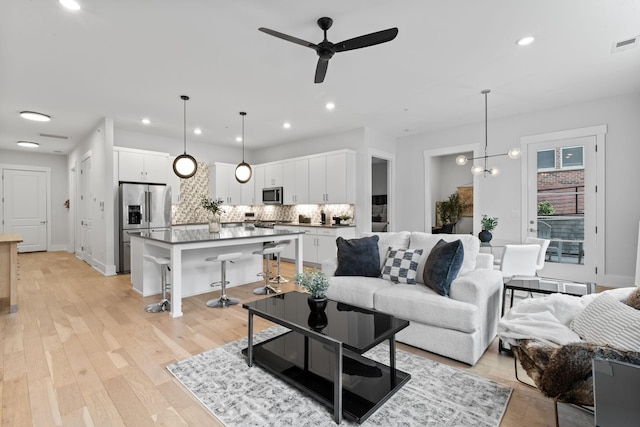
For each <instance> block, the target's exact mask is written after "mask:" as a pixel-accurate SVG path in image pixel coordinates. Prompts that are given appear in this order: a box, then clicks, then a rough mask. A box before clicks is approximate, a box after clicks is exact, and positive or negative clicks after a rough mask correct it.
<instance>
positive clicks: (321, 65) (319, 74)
mask: <svg viewBox="0 0 640 427" xmlns="http://www.w3.org/2000/svg"><path fill="white" fill-rule="evenodd" d="M328 66H329V61H328V60H324V59H322V58H320V59H318V65H317V66H316V78H315V79H314V81H313V82H314V83H322V82H323V81H324V76H325V75H326V74H327V67H328Z"/></svg>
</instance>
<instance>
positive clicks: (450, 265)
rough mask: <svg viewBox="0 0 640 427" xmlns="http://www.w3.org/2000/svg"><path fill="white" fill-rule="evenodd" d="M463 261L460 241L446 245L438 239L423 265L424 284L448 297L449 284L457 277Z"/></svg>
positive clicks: (462, 249)
mask: <svg viewBox="0 0 640 427" xmlns="http://www.w3.org/2000/svg"><path fill="white" fill-rule="evenodd" d="M463 260H464V248H463V247H462V242H461V241H460V240H454V241H453V242H449V243H447V242H445V241H444V240H442V239H440V241H438V243H436V245H435V246H434V247H433V249H431V253H429V256H428V257H427V262H426V263H425V265H424V275H423V279H424V284H425V285H427V286H428V287H430V288H431V289H433V290H434V291H436V292H437V293H439V294H440V295H443V296H445V297H448V296H449V289H450V288H451V282H453V280H454V279H455V278H456V277H457V276H458V273H459V272H460V267H461V266H462V261H463Z"/></svg>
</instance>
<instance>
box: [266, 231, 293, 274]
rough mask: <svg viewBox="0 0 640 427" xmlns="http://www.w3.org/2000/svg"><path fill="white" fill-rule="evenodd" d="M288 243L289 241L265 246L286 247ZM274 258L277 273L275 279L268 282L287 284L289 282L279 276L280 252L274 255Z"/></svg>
mask: <svg viewBox="0 0 640 427" xmlns="http://www.w3.org/2000/svg"><path fill="white" fill-rule="evenodd" d="M289 243H291V240H281V241H279V242H273V243H269V244H268V245H267V246H277V245H282V246H287V245H289ZM275 256H276V266H277V270H276V271H277V273H276V277H274V278H273V279H271V280H270V282H271V283H287V282H289V280H287V279H285V278H284V277H282V275H281V274H280V252H278V253H277V254H275Z"/></svg>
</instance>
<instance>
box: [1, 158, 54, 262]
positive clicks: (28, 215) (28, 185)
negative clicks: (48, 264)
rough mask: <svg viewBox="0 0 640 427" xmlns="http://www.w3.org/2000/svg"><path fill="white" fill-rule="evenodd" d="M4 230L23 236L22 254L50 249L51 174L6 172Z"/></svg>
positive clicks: (4, 177)
mask: <svg viewBox="0 0 640 427" xmlns="http://www.w3.org/2000/svg"><path fill="white" fill-rule="evenodd" d="M2 182H3V194H4V204H3V206H4V214H3V218H4V230H5V232H7V233H20V234H21V236H22V239H23V242H22V243H19V244H18V251H19V252H36V251H46V250H47V174H46V172H44V171H30V170H17V169H4V170H3V181H2Z"/></svg>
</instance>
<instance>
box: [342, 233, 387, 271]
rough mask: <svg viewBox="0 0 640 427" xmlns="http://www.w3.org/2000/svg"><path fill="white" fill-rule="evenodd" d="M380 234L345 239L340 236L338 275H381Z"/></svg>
mask: <svg viewBox="0 0 640 427" xmlns="http://www.w3.org/2000/svg"><path fill="white" fill-rule="evenodd" d="M378 239H379V237H378V236H371V237H362V238H360V239H349V240H347V239H344V238H342V237H338V238H337V239H336V245H337V246H338V268H336V272H335V275H336V276H364V277H379V276H380V254H379V252H378Z"/></svg>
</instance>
